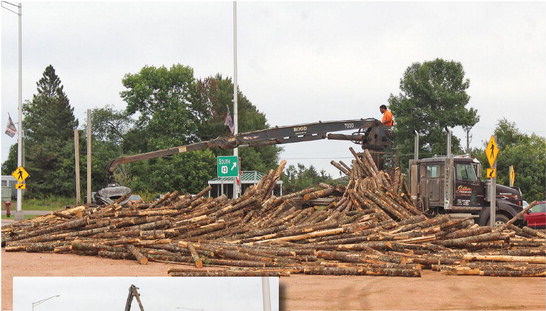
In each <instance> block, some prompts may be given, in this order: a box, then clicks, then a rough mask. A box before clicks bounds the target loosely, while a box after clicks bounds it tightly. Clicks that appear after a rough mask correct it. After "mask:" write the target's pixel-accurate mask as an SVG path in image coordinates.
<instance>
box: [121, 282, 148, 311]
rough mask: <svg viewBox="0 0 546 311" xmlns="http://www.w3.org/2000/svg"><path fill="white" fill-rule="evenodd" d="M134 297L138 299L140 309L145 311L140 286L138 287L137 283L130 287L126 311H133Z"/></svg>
mask: <svg viewBox="0 0 546 311" xmlns="http://www.w3.org/2000/svg"><path fill="white" fill-rule="evenodd" d="M133 298H135V299H136V300H137V302H138V306H139V307H140V311H144V307H143V306H142V302H141V301H140V294H139V293H138V287H136V286H135V285H131V286H130V287H129V295H128V296H127V303H125V311H131V303H132V302H133Z"/></svg>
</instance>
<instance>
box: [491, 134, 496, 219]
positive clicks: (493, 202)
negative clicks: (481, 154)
mask: <svg viewBox="0 0 546 311" xmlns="http://www.w3.org/2000/svg"><path fill="white" fill-rule="evenodd" d="M493 137H494V138H495V141H497V137H496V136H495V135H493ZM493 169H494V170H496V169H497V159H495V162H494V163H493ZM489 202H490V204H489V206H490V207H491V209H490V213H489V225H490V226H491V228H494V227H495V221H496V220H497V177H496V176H495V177H493V178H491V187H490V188H489Z"/></svg>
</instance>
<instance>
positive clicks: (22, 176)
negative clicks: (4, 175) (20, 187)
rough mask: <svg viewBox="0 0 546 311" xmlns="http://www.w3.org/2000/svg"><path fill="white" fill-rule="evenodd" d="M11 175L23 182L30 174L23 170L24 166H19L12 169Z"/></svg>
mask: <svg viewBox="0 0 546 311" xmlns="http://www.w3.org/2000/svg"><path fill="white" fill-rule="evenodd" d="M11 176H13V177H15V179H17V181H18V182H23V181H25V179H27V178H28V176H30V175H29V174H28V172H27V171H26V170H25V168H24V167H22V166H19V167H18V168H17V169H16V170H15V171H13V173H11Z"/></svg>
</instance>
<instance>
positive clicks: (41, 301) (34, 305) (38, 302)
mask: <svg viewBox="0 0 546 311" xmlns="http://www.w3.org/2000/svg"><path fill="white" fill-rule="evenodd" d="M55 297H61V295H55V296H51V297H48V298H45V299H42V300H38V301H35V302H33V303H32V311H34V307H36V306H37V305H41V304H42V303H44V302H46V301H48V300H49V299H53V298H55Z"/></svg>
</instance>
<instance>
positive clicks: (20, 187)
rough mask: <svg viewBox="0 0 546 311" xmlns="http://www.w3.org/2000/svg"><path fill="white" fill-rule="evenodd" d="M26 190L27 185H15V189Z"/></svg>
mask: <svg viewBox="0 0 546 311" xmlns="http://www.w3.org/2000/svg"><path fill="white" fill-rule="evenodd" d="M26 188H27V184H25V183H16V184H15V189H21V190H25V189H26Z"/></svg>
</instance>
